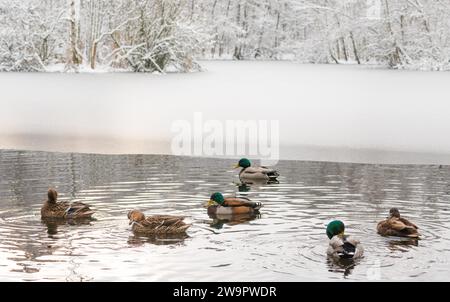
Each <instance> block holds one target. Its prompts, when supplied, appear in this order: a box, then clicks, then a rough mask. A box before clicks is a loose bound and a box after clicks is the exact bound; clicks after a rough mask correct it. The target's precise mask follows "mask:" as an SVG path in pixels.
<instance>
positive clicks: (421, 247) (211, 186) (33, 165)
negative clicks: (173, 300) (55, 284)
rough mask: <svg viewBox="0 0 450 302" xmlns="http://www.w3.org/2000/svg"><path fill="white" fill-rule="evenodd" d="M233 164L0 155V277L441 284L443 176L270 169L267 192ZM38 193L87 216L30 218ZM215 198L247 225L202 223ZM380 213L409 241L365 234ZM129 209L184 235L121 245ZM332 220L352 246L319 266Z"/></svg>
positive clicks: (306, 165)
mask: <svg viewBox="0 0 450 302" xmlns="http://www.w3.org/2000/svg"><path fill="white" fill-rule="evenodd" d="M234 162H235V160H218V159H201V158H181V157H172V156H166V155H89V154H71V153H46V152H28V151H10V150H3V151H0V280H2V281H15V280H53V281H55V280H60V281H90V280H95V281H119V280H127V281H133V280H136V281H163V280H167V281H178V280H180V281H194V280H195V281H207V280H211V281H221V280H229V281H235V280H244V281H247V280H249V281H297V280H342V279H349V280H368V279H370V280H373V279H375V280H449V276H450V260H449V259H450V231H449V227H450V212H449V206H448V205H449V201H450V195H449V194H450V183H449V181H448V180H449V179H450V167H448V166H443V167H441V168H439V167H438V166H420V165H418V166H406V165H402V166H392V165H364V164H344V163H326V162H302V161H281V162H280V163H279V164H278V165H277V167H276V168H277V169H278V171H279V172H280V174H281V177H280V178H279V183H275V184H246V185H242V184H240V182H239V179H238V176H237V171H235V170H231V169H230V168H229V167H230V166H231V165H232V164H233V163H234ZM49 187H55V188H57V189H58V191H59V192H60V196H59V197H60V200H61V201H64V200H66V201H68V200H70V201H81V202H86V203H89V204H90V205H91V206H92V208H93V209H95V210H96V214H95V215H94V217H95V220H94V221H89V222H83V223H78V222H77V223H74V222H70V221H69V222H57V221H41V218H40V207H41V205H42V203H43V201H44V199H45V198H46V192H47V190H48V188H49ZM216 191H222V192H224V193H225V194H228V195H236V196H246V197H249V198H250V199H253V200H258V201H261V202H262V203H263V204H264V207H263V208H262V209H261V215H260V217H209V216H208V215H207V211H206V209H205V208H204V207H203V204H204V203H205V202H206V201H207V200H208V198H209V196H210V194H211V193H212V192H216ZM391 207H397V208H399V209H400V211H401V213H402V215H404V216H405V217H407V218H409V219H411V221H413V222H414V223H416V224H417V225H418V226H419V228H420V231H421V233H422V235H423V236H422V237H423V240H420V241H415V242H414V241H405V240H404V239H399V238H389V237H382V236H379V235H378V234H377V233H376V224H377V222H378V221H380V220H382V219H384V218H385V217H386V215H387V214H388V211H389V209H390V208H391ZM134 208H139V209H140V210H142V211H144V212H145V213H146V214H148V215H151V214H170V215H183V216H186V217H187V219H186V220H187V222H188V223H192V224H193V225H192V227H191V228H190V229H189V230H188V235H187V236H186V237H183V238H164V237H157V238H154V237H139V236H135V235H134V234H133V233H132V232H131V229H130V226H129V225H128V219H127V212H128V210H130V209H134ZM332 219H341V220H343V221H345V222H346V225H347V233H348V234H349V235H352V236H355V237H357V238H359V239H361V241H362V244H363V245H364V248H365V257H364V258H363V259H361V260H359V262H358V263H351V264H347V265H343V266H342V264H339V263H338V264H336V263H330V262H329V261H328V259H327V256H326V249H327V246H328V238H327V237H326V235H325V225H326V224H327V223H328V222H329V221H330V220H332ZM339 265H341V266H339ZM374 271H375V272H377V273H376V274H375V273H372V272H374Z"/></svg>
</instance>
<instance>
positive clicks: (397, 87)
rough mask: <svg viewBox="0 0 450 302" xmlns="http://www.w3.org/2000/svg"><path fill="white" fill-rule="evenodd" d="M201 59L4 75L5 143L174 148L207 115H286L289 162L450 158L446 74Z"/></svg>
mask: <svg viewBox="0 0 450 302" xmlns="http://www.w3.org/2000/svg"><path fill="white" fill-rule="evenodd" d="M202 65H203V66H204V69H205V71H204V72H200V73H190V74H167V75H149V74H129V73H122V74H95V75H94V74H5V73H3V74H0V83H1V84H0V85H1V88H2V96H1V97H0V106H1V110H0V138H1V139H2V140H1V142H0V148H13V149H14V148H18V149H23V148H25V149H39V150H51V151H79V152H93V153H170V141H171V139H172V137H173V135H174V133H172V132H171V126H172V124H173V122H174V121H176V120H187V121H192V120H193V116H194V112H200V113H202V116H203V118H204V119H205V120H218V121H220V122H223V123H225V122H226V121H227V120H268V121H270V120H278V121H279V122H280V146H281V152H280V154H281V157H282V158H287V159H307V160H328V161H350V162H352V161H356V162H360V161H364V162H386V163H433V164H450V160H449V159H448V158H450V156H449V155H450V141H449V140H447V139H446V136H447V135H448V133H449V130H450V120H449V119H448V112H450V104H449V102H448V100H447V96H448V94H449V91H448V88H447V87H448V85H447V83H448V80H449V79H448V77H449V76H450V75H449V74H447V73H427V72H407V71H388V70H381V69H367V68H359V67H355V66H326V65H301V64H292V62H202ZM68 146H69V147H68ZM308 150H309V151H308ZM398 152H400V153H398ZM388 153H389V154H388ZM405 153H409V154H410V155H407V154H406V155H405Z"/></svg>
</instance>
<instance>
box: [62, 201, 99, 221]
mask: <svg viewBox="0 0 450 302" xmlns="http://www.w3.org/2000/svg"><path fill="white" fill-rule="evenodd" d="M65 207H66V210H65V212H66V217H67V218H87V217H91V216H92V214H94V211H92V210H91V209H90V208H89V206H88V205H87V204H84V203H82V202H73V203H70V204H69V203H66V205H65Z"/></svg>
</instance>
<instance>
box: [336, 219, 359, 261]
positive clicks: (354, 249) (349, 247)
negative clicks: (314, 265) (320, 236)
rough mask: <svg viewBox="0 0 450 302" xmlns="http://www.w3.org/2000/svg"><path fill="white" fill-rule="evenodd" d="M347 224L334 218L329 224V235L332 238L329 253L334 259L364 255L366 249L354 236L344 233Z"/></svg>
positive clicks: (355, 257) (354, 257)
mask: <svg viewBox="0 0 450 302" xmlns="http://www.w3.org/2000/svg"><path fill="white" fill-rule="evenodd" d="M344 230H345V225H344V223H343V222H342V221H340V220H334V221H332V222H330V223H329V224H328V226H327V236H328V238H329V239H330V242H329V245H328V250H327V254H328V255H329V256H331V257H332V258H334V259H357V258H360V257H362V255H363V253H364V249H363V247H362V245H361V243H360V242H359V240H356V239H354V238H351V237H349V236H347V235H344Z"/></svg>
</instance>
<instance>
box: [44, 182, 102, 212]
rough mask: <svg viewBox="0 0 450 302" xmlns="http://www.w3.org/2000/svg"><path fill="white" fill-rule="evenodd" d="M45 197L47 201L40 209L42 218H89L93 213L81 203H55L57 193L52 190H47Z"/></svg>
mask: <svg viewBox="0 0 450 302" xmlns="http://www.w3.org/2000/svg"><path fill="white" fill-rule="evenodd" d="M47 195H48V199H47V201H45V202H44V205H43V206H42V208H41V217H42V218H62V219H77V218H90V217H91V216H92V214H94V211H92V210H91V209H90V208H89V206H88V205H87V204H84V203H82V202H72V203H70V202H57V199H58V193H57V192H56V190H54V189H49V190H48V193H47Z"/></svg>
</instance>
